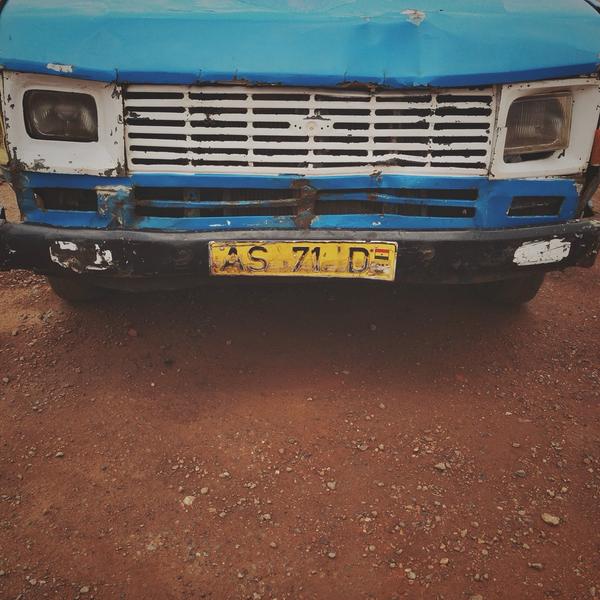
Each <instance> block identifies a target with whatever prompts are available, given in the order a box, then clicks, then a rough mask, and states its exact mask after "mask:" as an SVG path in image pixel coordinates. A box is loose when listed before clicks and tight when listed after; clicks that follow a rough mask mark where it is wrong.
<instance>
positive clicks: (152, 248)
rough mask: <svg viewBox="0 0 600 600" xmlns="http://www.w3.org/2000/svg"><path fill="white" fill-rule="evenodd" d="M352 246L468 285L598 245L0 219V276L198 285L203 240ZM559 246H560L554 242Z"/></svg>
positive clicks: (543, 231) (514, 232) (569, 229)
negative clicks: (545, 246)
mask: <svg viewBox="0 0 600 600" xmlns="http://www.w3.org/2000/svg"><path fill="white" fill-rule="evenodd" d="M212 240H216V241H227V240H237V241H241V240H257V241H268V240H294V241H296V240H334V241H335V240H355V241H392V242H397V243H398V262H397V270H396V280H397V281H404V282H414V283H472V282H481V281H493V280H498V279H506V278H512V277H519V276H526V275H527V274H528V273H531V272H532V271H536V272H537V271H550V270H559V269H564V268H566V267H571V266H583V267H590V266H592V265H593V264H594V261H595V259H596V256H597V254H598V249H599V245H600V221H598V220H593V219H585V220H578V221H572V222H569V223H565V224H561V225H551V226H543V227H527V228H520V229H498V230H469V231H371V230H369V231H355V230H297V231H288V230H262V231H231V232H205V233H164V232H142V231H130V230H126V231H124V230H120V231H118V230H110V231H109V230H93V229H60V228H55V227H47V226H40V225H31V224H15V223H7V222H4V221H2V220H0V270H10V269H28V270H32V271H35V272H38V273H42V274H46V275H63V276H67V275H75V274H77V275H83V276H84V277H86V278H90V279H92V278H93V279H94V280H95V282H96V283H98V284H102V283H103V282H104V283H105V284H107V285H110V284H111V282H113V283H114V282H118V281H121V282H124V281H126V280H136V279H148V278H151V279H152V278H153V279H155V280H156V281H159V280H162V281H164V280H167V281H171V282H174V281H175V280H185V281H188V282H189V283H192V282H200V281H202V280H206V279H208V278H209V277H210V275H209V260H208V243H209V241H212ZM551 240H559V241H562V242H564V244H565V245H566V246H567V247H569V248H570V249H569V250H568V255H565V256H564V257H561V258H560V259H559V260H558V261H556V262H550V263H539V262H538V263H536V264H532V265H519V264H517V263H516V262H515V253H516V252H517V250H518V249H520V248H522V247H523V245H524V244H530V243H533V242H544V241H546V242H549V241H551ZM554 243H558V242H554Z"/></svg>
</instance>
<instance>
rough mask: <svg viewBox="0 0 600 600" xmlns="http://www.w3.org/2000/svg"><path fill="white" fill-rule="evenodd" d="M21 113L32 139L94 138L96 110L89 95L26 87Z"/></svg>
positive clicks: (76, 140) (83, 140) (88, 139)
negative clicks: (27, 88) (28, 88)
mask: <svg viewBox="0 0 600 600" xmlns="http://www.w3.org/2000/svg"><path fill="white" fill-rule="evenodd" d="M23 113H24V117H25V127H26V129H27V133H28V134H29V135H30V137H32V138H34V139H36V140H61V141H68V142H97V141H98V110H97V108H96V102H95V101H94V98H93V97H92V96H90V95H89V94H80V93H76V92H63V91H54V90H28V91H27V92H26V93H25V95H24V96H23Z"/></svg>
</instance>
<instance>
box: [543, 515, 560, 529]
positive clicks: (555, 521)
mask: <svg viewBox="0 0 600 600" xmlns="http://www.w3.org/2000/svg"><path fill="white" fill-rule="evenodd" d="M542 521H544V523H546V524H548V525H552V526H554V527H556V526H557V525H560V517H555V516H554V515H551V514H549V513H542Z"/></svg>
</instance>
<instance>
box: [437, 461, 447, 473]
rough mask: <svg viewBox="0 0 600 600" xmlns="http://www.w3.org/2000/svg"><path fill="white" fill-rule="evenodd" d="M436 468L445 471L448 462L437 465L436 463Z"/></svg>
mask: <svg viewBox="0 0 600 600" xmlns="http://www.w3.org/2000/svg"><path fill="white" fill-rule="evenodd" d="M435 468H436V469H437V470H438V471H445V470H446V463H443V462H440V463H438V464H437V465H435Z"/></svg>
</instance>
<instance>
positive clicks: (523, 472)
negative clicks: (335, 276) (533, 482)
mask: <svg viewBox="0 0 600 600" xmlns="http://www.w3.org/2000/svg"><path fill="white" fill-rule="evenodd" d="M515 477H527V473H525V471H523V470H519V471H515Z"/></svg>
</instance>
